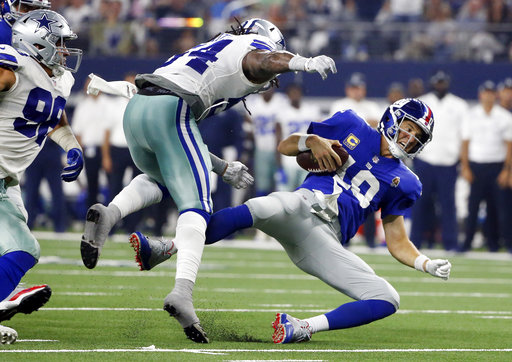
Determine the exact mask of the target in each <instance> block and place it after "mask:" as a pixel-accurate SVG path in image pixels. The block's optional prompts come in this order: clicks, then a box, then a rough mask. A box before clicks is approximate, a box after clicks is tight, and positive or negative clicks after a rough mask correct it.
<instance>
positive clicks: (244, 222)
mask: <svg viewBox="0 0 512 362" xmlns="http://www.w3.org/2000/svg"><path fill="white" fill-rule="evenodd" d="M252 223H253V221H252V215H251V212H250V211H249V208H248V207H247V205H245V204H243V205H240V206H235V207H228V208H225V209H222V210H220V211H219V212H216V213H215V214H213V215H212V217H211V219H210V223H209V224H208V228H207V229H206V244H213V243H216V242H217V241H219V240H222V239H224V238H225V237H226V236H228V235H231V234H232V233H234V232H235V231H237V230H240V229H245V228H248V227H251V226H252Z"/></svg>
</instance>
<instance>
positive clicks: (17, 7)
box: [0, 0, 51, 26]
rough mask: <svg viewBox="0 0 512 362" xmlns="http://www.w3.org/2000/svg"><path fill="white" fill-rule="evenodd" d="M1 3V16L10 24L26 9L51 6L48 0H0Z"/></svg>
mask: <svg viewBox="0 0 512 362" xmlns="http://www.w3.org/2000/svg"><path fill="white" fill-rule="evenodd" d="M1 3H3V6H1V7H0V10H1V13H2V16H3V18H4V19H5V20H6V21H7V23H9V24H10V25H11V26H12V24H14V22H15V21H16V19H18V18H19V17H21V16H22V15H23V14H24V13H26V12H28V11H31V10H37V9H50V7H51V2H50V0H0V4H1Z"/></svg>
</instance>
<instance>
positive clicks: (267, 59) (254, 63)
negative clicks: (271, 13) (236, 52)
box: [242, 49, 337, 84]
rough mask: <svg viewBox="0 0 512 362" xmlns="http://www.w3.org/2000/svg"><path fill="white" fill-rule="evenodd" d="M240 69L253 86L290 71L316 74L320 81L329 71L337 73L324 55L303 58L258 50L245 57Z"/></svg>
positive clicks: (333, 65)
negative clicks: (318, 75) (320, 77)
mask: <svg viewBox="0 0 512 362" xmlns="http://www.w3.org/2000/svg"><path fill="white" fill-rule="evenodd" d="M242 68H243V71H244V74H245V76H246V77H247V79H249V80H250V81H251V82H253V83H255V84H262V83H265V82H268V81H270V80H272V79H273V78H274V77H275V76H276V75H277V74H281V73H286V72H290V71H302V72H309V73H315V72H318V73H319V74H320V75H321V76H322V79H325V78H327V73H328V72H329V71H330V72H332V73H336V72H337V71H336V64H335V63H334V60H332V59H331V58H329V57H327V56H325V55H320V56H317V57H314V58H305V57H302V56H300V55H293V54H292V53H288V52H284V51H280V52H269V51H265V50H259V49H257V50H252V51H250V52H249V53H247V54H246V55H245V57H244V59H243V61H242Z"/></svg>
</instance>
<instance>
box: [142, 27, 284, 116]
mask: <svg viewBox="0 0 512 362" xmlns="http://www.w3.org/2000/svg"><path fill="white" fill-rule="evenodd" d="M255 49H261V50H268V51H275V50H276V45H275V43H274V42H272V40H270V39H268V38H266V37H263V36H260V35H256V34H244V35H233V34H228V33H225V34H222V35H220V36H218V37H217V38H215V39H213V40H211V41H209V42H207V43H203V44H199V45H197V46H196V47H194V48H192V49H190V50H188V51H186V52H185V53H183V54H178V55H174V56H173V57H171V58H169V59H168V60H167V62H165V64H164V65H163V66H162V67H160V68H158V69H156V70H155V72H154V73H153V74H143V75H139V76H138V77H137V80H136V84H137V86H138V87H139V88H143V87H144V83H145V82H146V81H147V82H149V83H151V84H156V85H158V86H160V87H162V88H165V89H169V90H171V91H173V92H174V93H175V94H177V95H178V96H180V97H181V98H183V100H184V101H185V102H187V104H188V105H189V106H190V108H191V110H192V113H193V114H194V117H195V119H196V120H197V121H200V120H202V119H204V118H206V117H209V116H211V115H213V114H215V113H219V112H222V111H224V110H226V109H228V108H230V107H231V106H233V105H235V104H236V103H238V102H239V101H240V100H241V99H243V98H244V97H245V96H247V95H249V94H251V93H255V92H257V91H259V90H260V89H262V88H263V87H264V86H265V85H266V84H255V83H252V82H251V81H249V80H248V79H247V77H246V76H245V74H244V72H243V69H242V60H243V59H244V57H245V55H246V54H247V53H249V52H250V51H252V50H255Z"/></svg>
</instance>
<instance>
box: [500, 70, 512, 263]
mask: <svg viewBox="0 0 512 362" xmlns="http://www.w3.org/2000/svg"><path fill="white" fill-rule="evenodd" d="M498 98H499V104H500V106H502V107H503V108H505V109H506V110H507V111H509V112H512V78H507V79H505V80H504V81H503V82H501V83H500V84H499V85H498ZM507 152H508V153H511V152H512V143H509V148H508V149H507ZM509 157H510V156H509ZM502 205H503V207H504V209H503V213H502V218H501V220H500V221H501V225H502V226H503V227H502V229H501V231H502V237H503V240H504V244H505V247H506V248H507V250H508V252H509V253H512V228H511V227H508V223H509V222H510V220H512V170H511V172H509V179H508V187H504V188H503V204H502Z"/></svg>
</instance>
